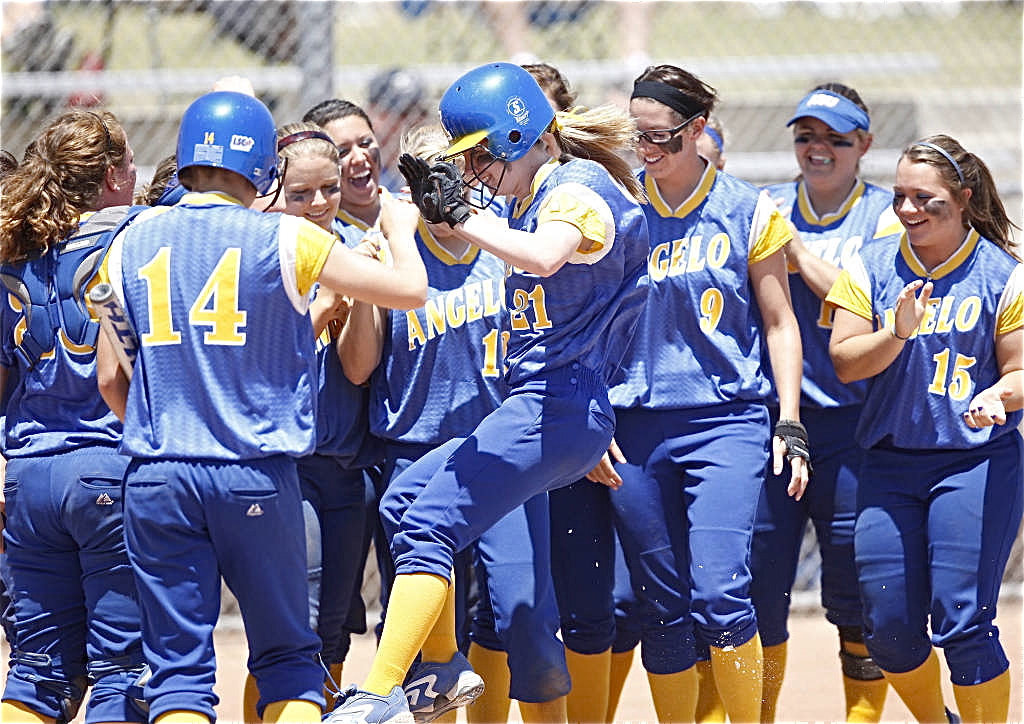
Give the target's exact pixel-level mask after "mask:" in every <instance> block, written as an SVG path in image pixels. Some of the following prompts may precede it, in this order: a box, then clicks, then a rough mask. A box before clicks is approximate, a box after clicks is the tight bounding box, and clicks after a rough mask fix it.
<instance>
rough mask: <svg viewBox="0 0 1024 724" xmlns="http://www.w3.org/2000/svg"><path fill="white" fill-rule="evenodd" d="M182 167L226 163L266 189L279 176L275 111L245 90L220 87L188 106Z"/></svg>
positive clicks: (258, 187) (183, 124)
mask: <svg viewBox="0 0 1024 724" xmlns="http://www.w3.org/2000/svg"><path fill="white" fill-rule="evenodd" d="M177 161H178V172H179V173H180V172H181V171H182V170H183V169H186V168H189V167H191V166H210V167H213V168H223V169H227V170H228V171H234V172H235V173H237V174H239V175H241V176H243V177H244V178H245V179H246V180H248V181H249V182H250V183H252V185H253V186H254V187H255V188H256V191H257V193H259V194H260V195H262V194H265V193H266V192H267V190H268V189H269V188H270V186H271V185H272V184H273V182H274V179H275V178H276V177H277V131H276V129H275V127H274V119H273V117H272V116H271V115H270V111H269V110H268V109H267V107H266V106H265V105H263V103H262V102H260V101H259V100H258V99H256V98H254V97H252V96H250V95H247V94H245V93H236V92H234V91H215V92H213V93H207V94H206V95H203V96H200V97H199V98H197V99H196V100H195V101H193V102H192V104H191V105H190V106H189V107H188V108H187V109H186V110H185V113H184V115H183V116H182V118H181V127H180V128H179V130H178V146H177Z"/></svg>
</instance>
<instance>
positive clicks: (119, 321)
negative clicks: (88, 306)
mask: <svg viewBox="0 0 1024 724" xmlns="http://www.w3.org/2000/svg"><path fill="white" fill-rule="evenodd" d="M89 301H90V302H91V303H92V306H93V308H94V309H95V310H96V312H97V314H98V316H99V318H100V327H101V328H102V329H103V331H104V333H105V334H106V335H107V339H109V340H110V342H111V343H112V345H113V347H114V353H115V354H116V355H117V362H118V364H119V365H121V369H122V370H123V371H124V373H125V376H127V377H128V379H129V380H130V379H131V378H132V370H133V368H134V367H135V358H136V357H137V356H138V354H139V338H138V337H137V336H136V335H135V330H134V329H132V325H131V322H129V321H128V315H127V314H126V313H125V311H124V307H122V306H121V302H119V301H118V299H117V296H116V295H115V294H114V288H113V287H112V286H110V285H109V284H106V283H100V284H97V285H96V286H95V287H93V288H92V290H91V291H90V292H89Z"/></svg>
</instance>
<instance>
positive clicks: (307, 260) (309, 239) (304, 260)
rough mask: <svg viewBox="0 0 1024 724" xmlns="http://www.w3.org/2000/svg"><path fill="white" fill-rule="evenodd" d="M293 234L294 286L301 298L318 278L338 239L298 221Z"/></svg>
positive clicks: (317, 227)
mask: <svg viewBox="0 0 1024 724" xmlns="http://www.w3.org/2000/svg"><path fill="white" fill-rule="evenodd" d="M300 222H301V223H299V224H296V233H295V285H296V287H297V288H298V290H299V294H300V295H301V296H306V295H307V294H309V290H310V289H312V288H313V283H314V282H316V280H317V279H318V278H319V277H320V272H321V270H322V269H323V268H324V263H325V262H326V261H327V256H328V255H329V254H330V253H331V249H333V248H334V245H335V244H336V243H340V242H338V237H337V236H335V235H334V234H333V233H332V232H330V231H325V230H324V229H321V228H320V227H319V226H317V225H316V224H314V223H313V222H312V221H308V220H306V219H300Z"/></svg>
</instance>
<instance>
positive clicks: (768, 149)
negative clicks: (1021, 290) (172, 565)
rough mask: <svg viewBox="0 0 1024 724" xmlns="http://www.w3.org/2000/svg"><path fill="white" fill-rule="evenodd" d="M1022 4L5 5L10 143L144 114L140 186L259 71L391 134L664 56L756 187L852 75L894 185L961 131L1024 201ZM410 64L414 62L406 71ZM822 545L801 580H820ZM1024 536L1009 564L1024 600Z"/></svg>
mask: <svg viewBox="0 0 1024 724" xmlns="http://www.w3.org/2000/svg"><path fill="white" fill-rule="evenodd" d="M1021 34H1022V3H1021V2H1020V1H1019V0H1013V1H1000V2H960V1H957V0H946V1H943V2H877V1H876V2H853V1H849V2H835V1H832V2H825V1H822V2H812V1H803V2H796V1H793V2H774V1H761V2H648V3H644V2H602V1H598V0H565V1H563V2H551V1H548V2H542V1H530V2H444V1H442V0H401V1H395V2H327V1H313V2H298V1H290V0H279V1H274V0H267V1H263V2H250V1H242V0H150V1H142V0H123V1H115V0H77V1H74V2H72V1H70V0H47V1H45V2H41V1H38V0H37V1H36V2H11V1H6V2H4V3H3V27H2V56H3V66H2V68H3V72H2V82H3V85H2V119H0V134H2V135H0V144H2V146H3V147H4V148H5V149H8V150H10V151H12V152H13V153H14V154H15V155H17V156H19V157H20V155H21V153H22V152H23V151H24V148H25V146H26V145H27V143H28V142H29V141H30V140H31V139H32V137H33V135H34V134H35V133H36V132H38V130H39V129H40V128H41V127H42V126H43V125H44V124H45V122H46V121H47V119H48V118H49V117H51V116H52V115H53V114H55V113H57V112H59V111H60V110H62V109H63V108H65V107H66V106H68V105H80V106H86V107H105V108H107V109H109V110H111V111H113V112H114V113H115V114H116V115H117V116H118V118H120V119H121V121H122V122H123V124H124V125H125V127H126V129H127V131H128V135H129V139H130V141H131V143H132V146H133V148H134V150H135V154H136V160H137V163H138V165H139V167H140V172H139V181H140V184H141V183H143V182H145V181H147V180H148V178H149V175H150V174H151V172H152V170H153V167H154V166H155V165H156V164H157V163H158V162H159V160H160V159H161V158H163V157H164V156H167V155H170V154H172V153H173V152H174V143H175V136H176V132H177V122H178V118H179V117H180V115H181V112H182V111H183V110H184V109H185V107H186V106H187V105H188V103H190V102H191V100H192V99H194V98H195V97H196V96H197V95H199V94H201V93H203V92H205V91H207V90H208V89H209V88H210V87H211V86H212V84H213V83H214V81H215V80H216V79H218V78H220V77H222V76H226V75H242V76H245V77H247V78H249V79H250V80H251V81H252V83H253V85H254V87H255V89H256V91H257V94H258V95H259V96H260V97H261V98H262V99H263V100H264V101H266V102H267V104H268V105H269V106H270V108H271V110H272V111H273V112H274V116H275V118H276V119H277V120H278V121H279V122H280V123H285V122H290V121H294V120H297V119H299V118H300V117H301V116H302V114H303V113H304V112H305V111H306V110H307V109H308V108H310V107H311V106H312V105H314V104H315V103H317V102H319V101H321V100H323V99H325V98H328V97H342V98H347V99H349V100H352V101H354V102H356V103H358V104H360V105H363V106H364V107H365V108H366V109H367V110H368V111H369V112H370V114H371V116H372V117H373V118H374V120H375V124H376V130H377V132H378V135H379V136H382V137H383V138H382V141H385V142H386V141H387V138H388V137H392V136H395V135H397V133H398V132H400V130H401V129H402V128H403V127H405V126H406V125H408V124H409V123H412V122H415V121H416V120H419V119H421V118H430V117H433V116H434V114H435V113H436V108H437V99H438V98H439V97H440V94H441V92H442V91H443V90H444V89H445V88H446V87H447V85H448V84H449V83H450V82H451V81H452V80H454V79H455V78H456V77H457V76H458V75H459V74H460V73H462V72H464V71H465V70H467V69H468V68H470V67H472V66H474V65H478V64H480V63H484V62H487V61H490V60H501V59H511V60H513V61H515V62H527V61H534V60H542V61H546V62H549V63H552V64H554V65H556V66H557V67H559V69H560V70H562V72H563V73H564V74H565V75H566V76H567V77H568V78H569V80H570V81H571V83H572V84H573V86H574V88H575V89H576V90H577V91H578V92H579V101H580V102H581V103H582V104H584V105H597V104H600V103H604V102H613V103H622V104H624V103H626V102H627V99H628V93H629V90H630V88H631V84H632V80H633V78H635V77H636V75H638V73H639V72H640V71H641V70H643V68H644V67H645V66H647V65H648V64H652V63H660V62H669V63H673V64H676V65H680V66H682V67H684V68H687V69H689V70H691V71H693V72H695V73H696V74H697V75H698V76H700V77H701V78H702V79H704V80H705V81H707V82H708V83H710V84H711V85H712V86H714V87H715V88H717V89H718V91H719V94H720V97H721V102H720V106H719V108H718V110H717V115H718V116H719V118H720V120H721V121H722V123H723V125H724V128H725V134H724V135H725V140H726V156H727V166H726V169H727V170H728V171H730V172H731V173H733V174H734V175H737V176H739V177H741V178H746V179H748V180H749V181H752V182H754V183H758V184H761V183H770V182H775V181H781V180H785V179H788V178H792V177H794V176H795V175H796V173H797V167H796V163H795V161H794V159H793V154H792V150H791V144H790V142H789V137H790V136H789V133H788V131H787V129H786V128H785V122H786V120H787V119H788V117H789V114H790V113H791V112H792V110H793V108H794V107H795V105H796V102H797V101H798V100H799V99H800V97H802V96H803V94H804V93H805V92H806V91H807V90H808V89H810V88H811V87H812V86H814V85H816V84H817V83H820V82H823V81H829V80H838V81H841V82H844V83H846V84H848V85H851V86H853V87H855V88H856V89H857V90H858V91H859V92H860V94H861V96H862V97H863V98H864V100H865V101H866V102H867V104H868V106H869V107H870V109H871V116H872V131H873V132H874V135H875V141H874V146H873V148H872V150H871V151H870V152H869V153H868V154H867V156H866V157H865V158H864V161H863V163H862V172H863V175H864V176H865V177H866V178H867V179H868V180H871V181H875V182H876V183H879V184H883V185H887V184H890V183H891V182H892V175H893V173H894V171H895V165H896V159H897V157H898V154H899V151H900V149H901V148H902V147H903V146H904V145H905V144H906V143H908V142H909V141H911V140H913V139H915V138H918V137H921V136H923V135H926V134H931V133H937V132H944V133H949V134H950V135H952V136H954V137H956V138H957V139H958V140H960V141H961V143H963V144H964V146H965V147H966V148H967V149H968V150H971V151H973V152H974V153H976V154H977V155H979V156H980V157H981V158H982V159H984V160H985V162H986V163H987V164H988V165H989V167H990V168H991V170H992V172H993V175H994V176H995V179H996V182H997V184H998V186H999V189H1000V193H1001V194H1002V197H1003V200H1004V201H1005V202H1006V204H1007V208H1008V211H1009V213H1010V216H1011V218H1012V219H1014V221H1016V222H1017V223H1020V220H1021V218H1022V209H1021V87H1022V86H1021ZM396 71H400V72H396ZM811 542H812V540H811V539H809V540H807V541H805V556H804V559H803V560H804V565H802V566H801V571H800V576H799V581H798V584H799V587H800V589H801V590H803V591H805V592H812V591H814V590H815V589H816V587H817V565H818V563H817V559H816V555H815V554H814V553H813V545H811ZM1021 569H1022V564H1021V550H1020V541H1019V540H1018V545H1017V547H1016V548H1015V553H1014V557H1013V558H1012V559H1011V562H1010V565H1009V567H1008V571H1009V575H1010V576H1011V580H1012V582H1013V585H1010V586H1007V588H1008V589H1011V590H1012V591H1013V592H1015V593H1017V594H1019V593H1020V588H1021V586H1020V582H1021Z"/></svg>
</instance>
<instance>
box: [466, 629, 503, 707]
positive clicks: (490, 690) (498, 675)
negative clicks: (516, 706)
mask: <svg viewBox="0 0 1024 724" xmlns="http://www.w3.org/2000/svg"><path fill="white" fill-rule="evenodd" d="M468 658H469V663H470V665H471V666H472V667H473V671H475V672H476V673H478V674H480V678H482V679H483V680H484V682H485V683H486V686H485V687H484V693H483V694H481V695H480V696H478V697H477V698H476V701H474V702H473V703H472V704H470V705H469V706H467V707H466V721H467V722H469V724H505V722H507V721H508V714H509V711H511V709H512V700H511V699H509V698H508V687H509V681H510V679H511V675H510V674H509V671H508V654H506V653H505V652H504V651H495V650H494V649H488V648H484V647H483V646H480V645H479V644H475V643H473V644H470V645H469V656H468Z"/></svg>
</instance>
